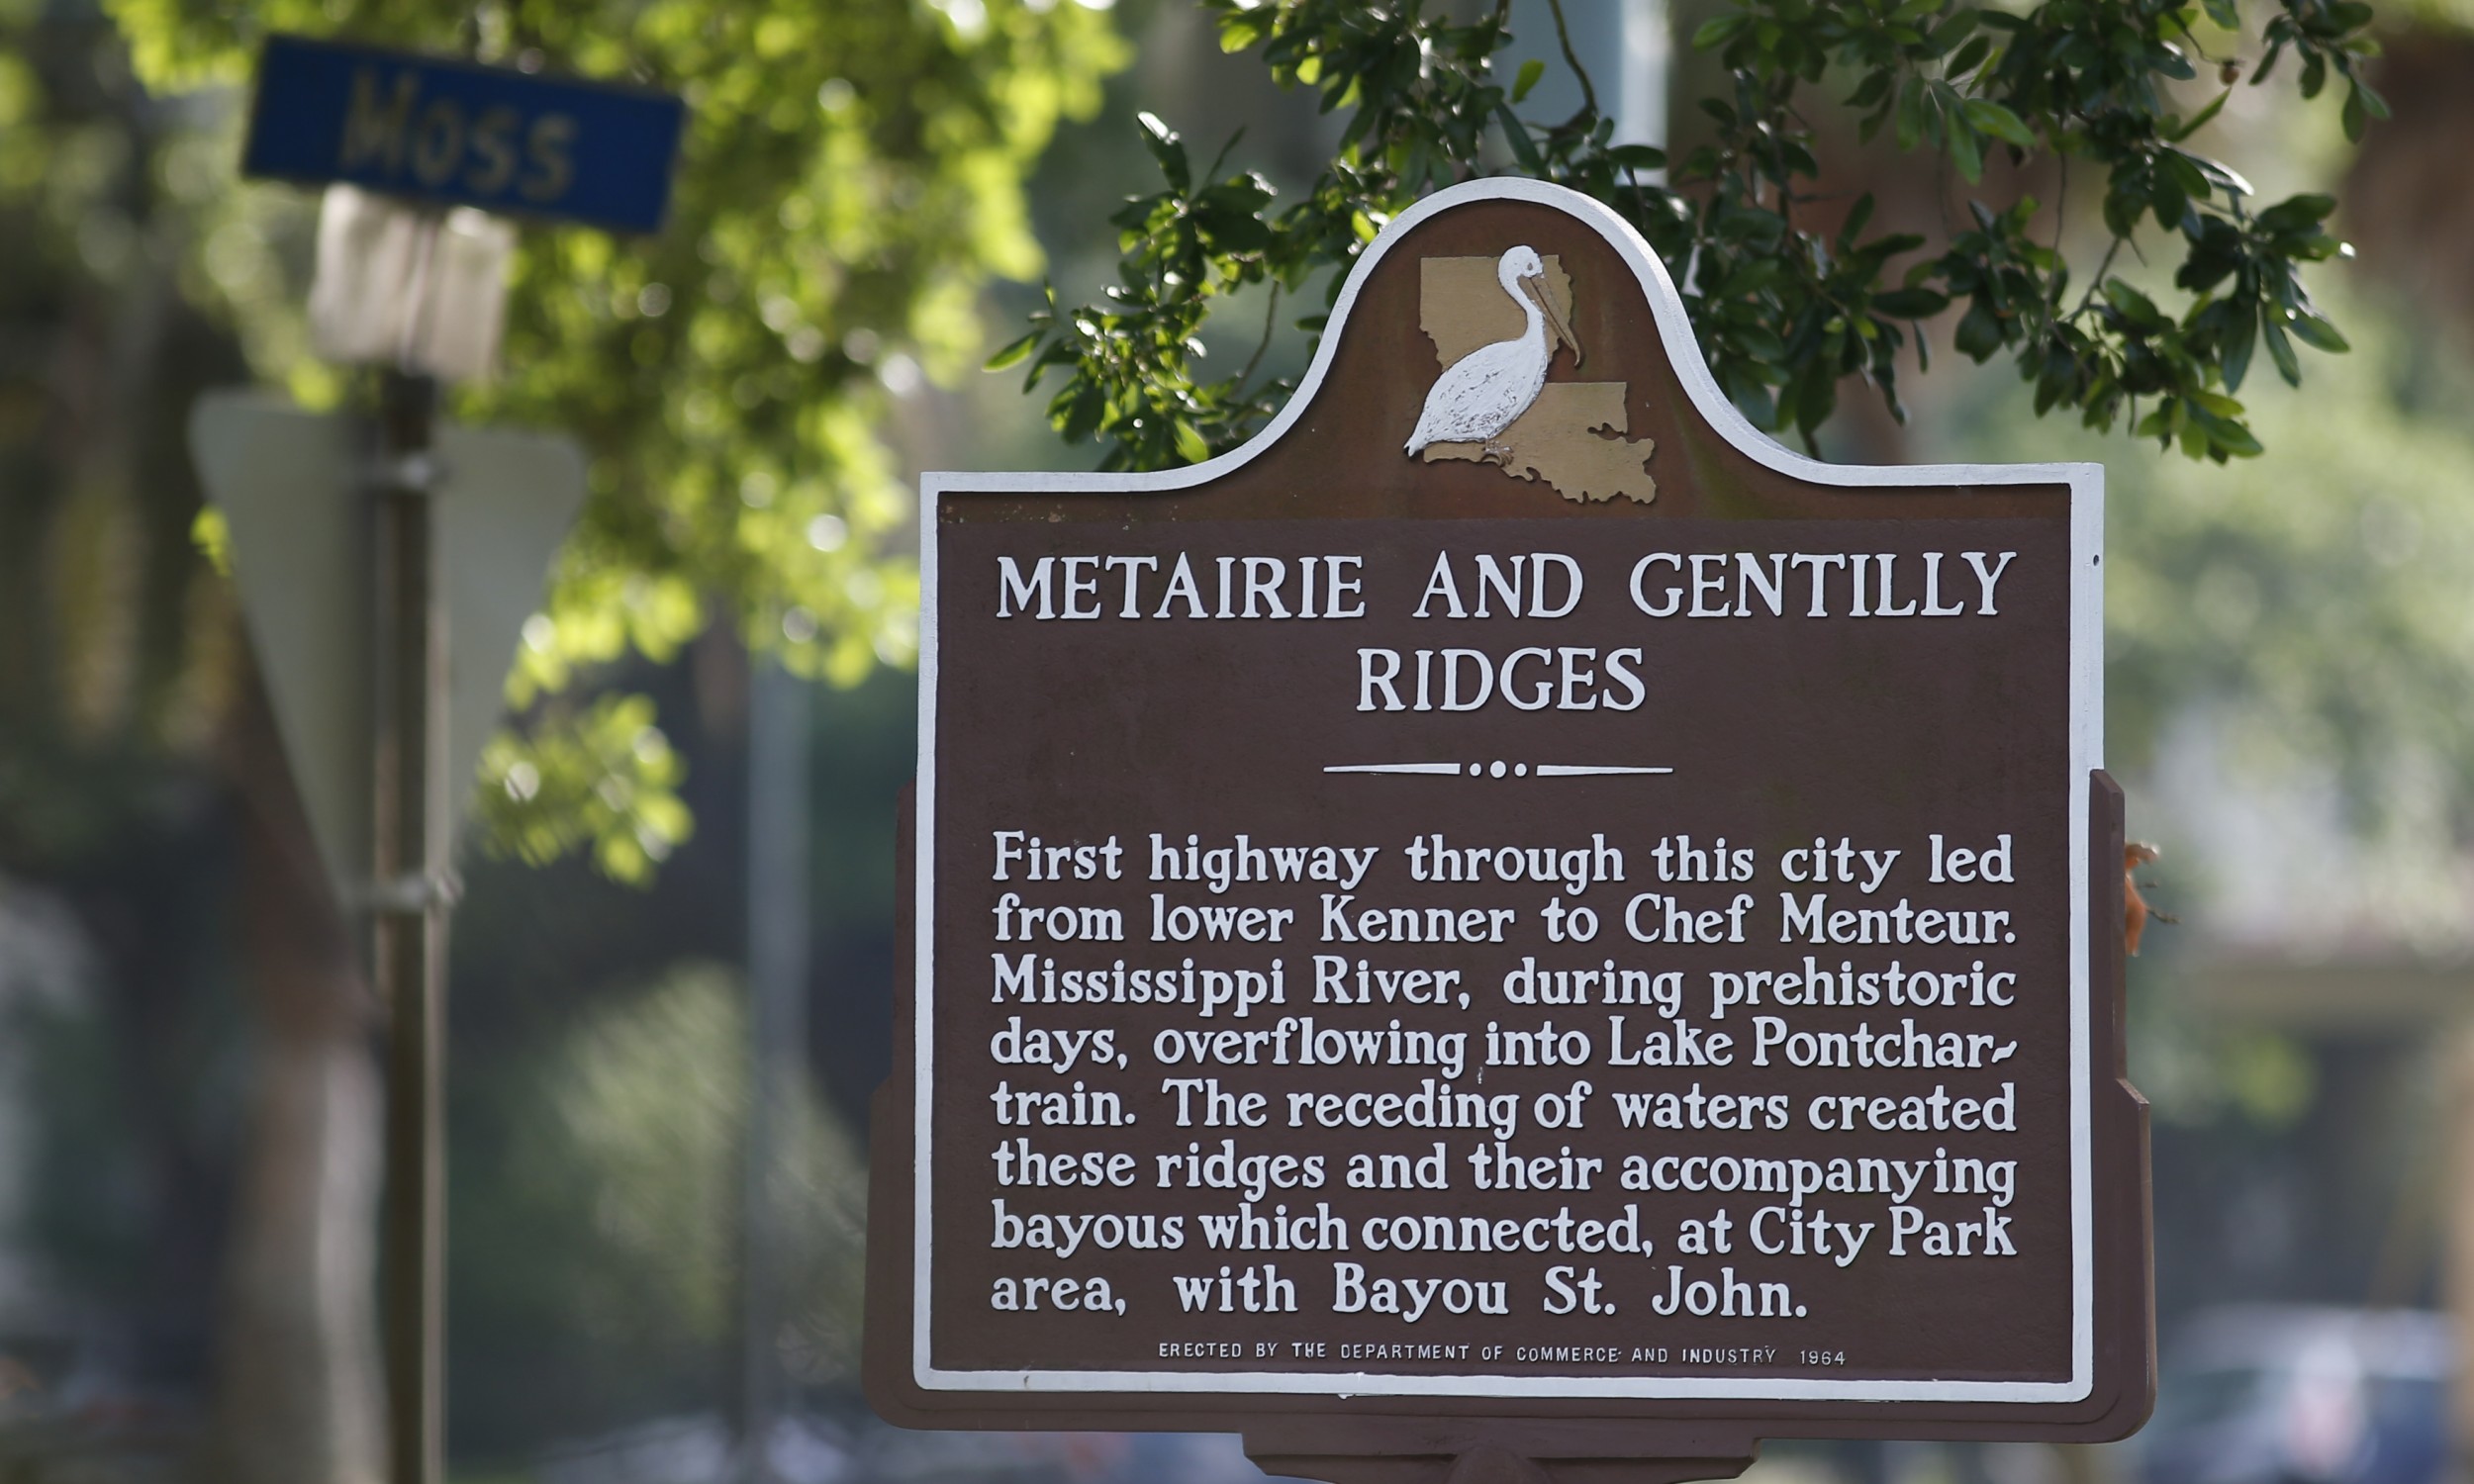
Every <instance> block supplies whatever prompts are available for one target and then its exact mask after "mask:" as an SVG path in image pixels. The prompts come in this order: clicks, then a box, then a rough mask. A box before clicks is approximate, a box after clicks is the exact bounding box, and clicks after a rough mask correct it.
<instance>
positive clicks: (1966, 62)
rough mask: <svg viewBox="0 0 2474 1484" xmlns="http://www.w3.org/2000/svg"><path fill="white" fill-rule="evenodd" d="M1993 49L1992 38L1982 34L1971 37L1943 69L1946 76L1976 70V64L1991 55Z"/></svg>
mask: <svg viewBox="0 0 2474 1484" xmlns="http://www.w3.org/2000/svg"><path fill="white" fill-rule="evenodd" d="M1992 50H1993V41H1992V38H1990V37H1981V36H1979V37H1973V38H1970V39H1969V40H1968V42H1967V45H1965V46H1961V47H1959V48H1958V54H1957V55H1956V56H1953V57H1951V59H1950V61H1949V62H1948V63H1947V64H1946V65H1945V66H1944V67H1943V68H1942V71H1943V73H1944V75H1946V76H1950V77H1964V76H1966V75H1967V74H1968V73H1970V72H1972V71H1974V70H1975V69H1976V64H1977V63H1979V62H1981V61H1983V60H1984V58H1985V57H1986V56H1988V55H1990V54H1991V53H1992Z"/></svg>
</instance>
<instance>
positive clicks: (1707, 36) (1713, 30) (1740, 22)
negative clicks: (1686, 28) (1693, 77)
mask: <svg viewBox="0 0 2474 1484" xmlns="http://www.w3.org/2000/svg"><path fill="white" fill-rule="evenodd" d="M1752 19H1753V18H1752V17H1751V16H1749V15H1747V14H1745V13H1744V12H1742V11H1737V12H1734V13H1733V14H1731V15H1724V16H1718V17H1715V18H1713V19H1711V20H1707V21H1704V22H1702V23H1701V25H1700V29H1699V30H1697V31H1695V32H1693V33H1692V46H1693V48H1694V49H1695V50H1699V51H1711V50H1715V49H1716V48H1718V47H1720V46H1725V45H1727V43H1728V42H1730V41H1732V40H1733V39H1734V37H1735V34H1736V33H1737V32H1739V31H1742V30H1743V29H1744V28H1745V27H1746V26H1747V25H1749V24H1750V23H1751V22H1752Z"/></svg>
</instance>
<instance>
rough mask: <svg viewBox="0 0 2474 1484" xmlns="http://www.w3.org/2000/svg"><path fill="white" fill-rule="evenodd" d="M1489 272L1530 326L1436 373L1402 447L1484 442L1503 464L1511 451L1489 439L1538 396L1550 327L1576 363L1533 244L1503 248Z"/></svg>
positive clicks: (1576, 349)
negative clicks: (1568, 347) (1411, 429)
mask: <svg viewBox="0 0 2474 1484" xmlns="http://www.w3.org/2000/svg"><path fill="white" fill-rule="evenodd" d="M1494 277H1495V281H1496V282H1497V283H1500V284H1501V285H1503V292H1504V293H1506V294H1509V295H1511V296H1512V302H1513V303H1514V304H1517V305H1519V306H1520V312H1521V315H1522V317H1523V318H1524V319H1526V320H1527V321H1528V322H1529V323H1528V327H1527V328H1525V329H1523V330H1522V331H1521V332H1520V335H1519V336H1518V337H1517V338H1515V339H1509V340H1498V341H1496V342H1495V343H1493V344H1491V345H1480V346H1478V347H1477V348H1476V349H1475V350H1473V351H1471V352H1470V353H1469V354H1467V355H1465V356H1462V357H1461V358H1460V359H1459V360H1457V361H1455V362H1453V363H1452V364H1451V366H1449V367H1447V368H1446V369H1445V371H1444V373H1443V374H1442V375H1441V376H1438V377H1436V378H1435V384H1434V386H1433V388H1432V389H1430V390H1429V391H1428V392H1427V393H1426V410H1425V411H1424V412H1423V413H1420V414H1419V415H1418V418H1417V431H1415V432H1413V433H1411V434H1409V443H1408V447H1407V448H1406V449H1405V450H1404V451H1405V452H1408V453H1415V452H1417V451H1418V450H1419V449H1421V448H1423V447H1425V446H1426V445H1427V444H1429V443H1483V444H1485V445H1486V446H1485V450H1484V453H1483V455H1482V457H1484V458H1488V459H1492V460H1493V461H1495V462H1496V463H1501V462H1503V461H1504V460H1505V459H1508V458H1509V457H1511V450H1510V449H1509V448H1506V447H1504V446H1502V445H1501V444H1498V443H1496V442H1495V441H1494V439H1495V438H1496V437H1497V436H1498V435H1499V434H1501V433H1502V431H1503V429H1505V428H1507V427H1509V426H1511V425H1512V423H1513V422H1514V420H1516V419H1517V418H1518V417H1520V415H1521V414H1523V413H1525V412H1527V411H1529V404H1531V403H1533V402H1535V401H1537V400H1538V392H1539V390H1540V389H1541V388H1543V387H1544V386H1545V385H1546V375H1547V363H1548V362H1550V361H1552V360H1553V359H1554V358H1555V347H1554V346H1553V345H1552V344H1550V343H1548V341H1547V326H1548V325H1553V326H1554V327H1555V337H1556V338H1557V339H1559V340H1562V341H1563V342H1564V343H1565V344H1567V345H1569V346H1570V347H1571V351H1572V364H1573V365H1575V366H1577V365H1579V364H1580V342H1579V341H1578V340H1575V339H1573V338H1572V331H1571V326H1570V325H1566V324H1565V323H1564V317H1563V315H1562V314H1560V313H1558V312H1557V310H1556V308H1555V301H1554V300H1553V299H1551V298H1549V297H1548V295H1547V288H1546V264H1545V263H1543V262H1541V261H1539V259H1538V253H1537V250H1536V249H1535V248H1532V247H1526V246H1523V247H1514V248H1511V249H1510V250H1508V251H1506V252H1505V253H1504V254H1503V260H1502V261H1501V262H1499V263H1497V264H1496V265H1495V270H1494Z"/></svg>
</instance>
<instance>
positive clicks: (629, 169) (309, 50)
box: [240, 36, 686, 232]
mask: <svg viewBox="0 0 2474 1484" xmlns="http://www.w3.org/2000/svg"><path fill="white" fill-rule="evenodd" d="M685 122H686V107H685V105H683V104H682V103H681V102H680V101H679V100H678V99H677V98H675V97H672V96H671V95H669V94H667V93H659V92H655V91H653V90H651V89H649V88H636V87H627V86H622V85H614V84H611V83H603V82H583V81H579V80H577V79H575V78H571V77H544V76H540V75H538V74H534V73H528V72H519V71H515V70H513V69H512V68H506V67H484V66H478V65H475V64H473V63H471V62H463V61H449V60H446V59H443V58H440V57H434V56H420V55H415V54H413V53H410V52H403V51H387V50H382V49H379V48H377V47H374V46H350V45H346V44H342V43H336V42H314V41H309V40H306V39H304V38H301V37H291V36H272V37H268V38H267V39H266V46H265V49H264V50H263V51H262V52H260V53H259V56H258V67H257V99H256V101H255V103H254V104H253V105H252V106H251V108H250V110H249V139H248V144H247V145H246V147H244V148H243V149H242V151H241V156H240V171H241V173H242V174H244V175H263V176H273V177H275V178H277V179H281V180H295V181H302V182H307V183H314V184H325V183H328V182H333V181H348V182H350V183H351V184H353V185H356V186H359V187H361V188H363V189H364V190H370V191H380V192H384V193H385V194H387V195H390V196H409V197H412V198H414V199H416V200H420V201H433V202H438V203H441V204H446V205H456V206H476V207H480V208H482V209H483V210H485V211H493V212H509V213H515V214H519V215H523V216H532V217H550V218H556V219H560V220H564V221H573V222H587V223H591V224H593V225H594V226H597V227H606V228H609V229H611V230H613V231H616V232H651V231H654V230H655V229H657V228H659V227H660V226H661V218H662V211H663V209H664V208H665V207H666V206H667V205H668V204H669V200H670V162H671V158H672V156H673V155H675V154H676V153H677V152H678V147H679V132H680V129H681V128H682V127H683V126H684V124H685Z"/></svg>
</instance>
